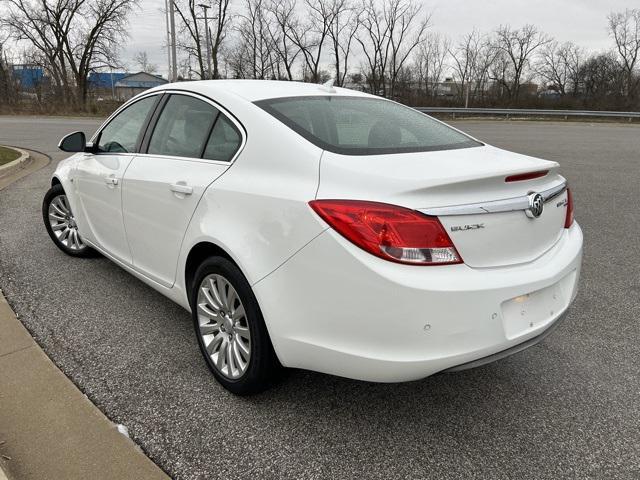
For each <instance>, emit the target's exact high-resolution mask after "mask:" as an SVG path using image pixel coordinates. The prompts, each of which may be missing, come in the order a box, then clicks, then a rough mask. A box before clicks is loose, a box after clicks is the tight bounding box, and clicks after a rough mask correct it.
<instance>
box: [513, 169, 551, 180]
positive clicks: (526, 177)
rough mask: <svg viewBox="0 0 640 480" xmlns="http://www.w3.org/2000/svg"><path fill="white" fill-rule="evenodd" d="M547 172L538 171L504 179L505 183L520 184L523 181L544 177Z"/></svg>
mask: <svg viewBox="0 0 640 480" xmlns="http://www.w3.org/2000/svg"><path fill="white" fill-rule="evenodd" d="M547 173H549V170H540V171H538V172H527V173H519V174H517V175H509V176H508V177H507V178H505V179H504V181H505V182H522V181H523V180H533V179H534V178H540V177H544V176H545V175H546V174H547Z"/></svg>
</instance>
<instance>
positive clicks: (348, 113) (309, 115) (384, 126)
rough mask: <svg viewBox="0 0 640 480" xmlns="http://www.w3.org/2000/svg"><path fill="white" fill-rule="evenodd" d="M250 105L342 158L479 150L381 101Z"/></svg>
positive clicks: (295, 100)
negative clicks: (464, 149)
mask: <svg viewBox="0 0 640 480" xmlns="http://www.w3.org/2000/svg"><path fill="white" fill-rule="evenodd" d="M256 105H258V106H259V107H261V108H262V109H263V110H265V111H267V112H268V113H270V114H271V115H273V116H274V117H275V118H277V119H278V120H280V121H281V122H283V123H284V124H285V125H287V126H289V127H290V128H291V129H293V130H295V131H296V132H298V133H299V134H300V135H302V136H303V137H305V138H306V139H307V140H309V141H310V142H312V143H313V144H315V145H317V146H318V147H320V148H322V149H324V150H329V151H331V152H335V153H340V154H344V155H379V154H390V153H408V152H429V151H436V150H452V149H457V148H469V147H476V146H480V145H482V144H481V143H479V142H477V141H475V140H473V139H472V138H470V137H468V136H466V135H464V134H463V133H460V132H458V131H456V130H454V129H453V128H451V127H448V126H446V125H444V124H442V123H440V122H438V121H436V120H434V119H433V118H431V117H429V116H427V115H424V114H422V113H420V112H418V111H416V110H414V109H412V108H409V107H405V106H403V105H399V104H397V103H394V102H390V101H388V100H383V99H377V98H367V97H341V96H327V95H325V96H309V97H289V98H273V99H267V100H260V101H258V102H256Z"/></svg>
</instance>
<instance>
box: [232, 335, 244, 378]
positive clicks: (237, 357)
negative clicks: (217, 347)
mask: <svg viewBox="0 0 640 480" xmlns="http://www.w3.org/2000/svg"><path fill="white" fill-rule="evenodd" d="M233 357H234V359H235V362H236V365H238V370H240V373H242V372H244V371H245V369H246V368H247V363H246V362H245V361H244V359H243V358H242V355H241V354H240V350H239V347H238V340H237V339H235V341H234V342H233Z"/></svg>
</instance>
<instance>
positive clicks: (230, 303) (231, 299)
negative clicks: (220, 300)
mask: <svg viewBox="0 0 640 480" xmlns="http://www.w3.org/2000/svg"><path fill="white" fill-rule="evenodd" d="M237 299H238V293H237V292H236V289H235V288H233V286H232V285H231V284H229V295H228V297H227V307H228V308H229V311H230V312H231V311H233V310H234V308H235V306H236V305H235V304H236V300H237Z"/></svg>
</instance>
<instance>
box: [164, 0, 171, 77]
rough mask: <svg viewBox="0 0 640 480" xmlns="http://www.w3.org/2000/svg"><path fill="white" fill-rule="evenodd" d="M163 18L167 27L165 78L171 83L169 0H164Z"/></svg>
mask: <svg viewBox="0 0 640 480" xmlns="http://www.w3.org/2000/svg"><path fill="white" fill-rule="evenodd" d="M164 17H165V22H166V24H167V25H166V26H167V78H168V80H169V81H171V80H172V79H171V33H170V28H169V23H170V22H169V0H164Z"/></svg>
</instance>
